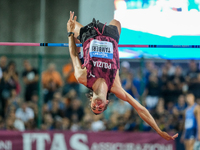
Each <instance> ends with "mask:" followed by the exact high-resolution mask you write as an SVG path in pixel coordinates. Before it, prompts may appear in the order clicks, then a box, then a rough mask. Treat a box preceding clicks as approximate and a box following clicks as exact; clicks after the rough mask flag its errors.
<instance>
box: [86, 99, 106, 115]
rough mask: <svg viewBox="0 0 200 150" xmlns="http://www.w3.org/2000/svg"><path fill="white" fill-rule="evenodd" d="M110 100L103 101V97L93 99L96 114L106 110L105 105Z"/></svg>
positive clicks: (92, 104) (92, 107) (92, 103)
mask: <svg viewBox="0 0 200 150" xmlns="http://www.w3.org/2000/svg"><path fill="white" fill-rule="evenodd" d="M107 102H108V100H106V101H103V100H101V99H94V100H93V99H91V105H90V106H91V110H92V111H93V112H94V113H95V114H100V113H102V112H103V111H104V110H105V106H106V104H107Z"/></svg>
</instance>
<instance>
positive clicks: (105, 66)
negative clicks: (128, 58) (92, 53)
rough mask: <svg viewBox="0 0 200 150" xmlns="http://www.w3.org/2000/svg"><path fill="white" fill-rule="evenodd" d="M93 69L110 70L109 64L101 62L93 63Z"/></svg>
mask: <svg viewBox="0 0 200 150" xmlns="http://www.w3.org/2000/svg"><path fill="white" fill-rule="evenodd" d="M93 64H94V67H99V68H105V69H111V63H106V62H101V61H93Z"/></svg>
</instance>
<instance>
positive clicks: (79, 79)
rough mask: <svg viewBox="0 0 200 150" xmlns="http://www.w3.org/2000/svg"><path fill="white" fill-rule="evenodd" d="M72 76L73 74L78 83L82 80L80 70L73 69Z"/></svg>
mask: <svg viewBox="0 0 200 150" xmlns="http://www.w3.org/2000/svg"><path fill="white" fill-rule="evenodd" d="M74 76H75V78H76V80H77V81H78V83H82V82H83V74H82V73H81V72H77V71H75V73H74Z"/></svg>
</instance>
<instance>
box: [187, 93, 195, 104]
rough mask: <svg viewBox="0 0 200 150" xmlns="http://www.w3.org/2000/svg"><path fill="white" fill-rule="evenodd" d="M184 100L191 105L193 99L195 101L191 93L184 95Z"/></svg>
mask: <svg viewBox="0 0 200 150" xmlns="http://www.w3.org/2000/svg"><path fill="white" fill-rule="evenodd" d="M186 100H187V103H188V104H189V105H193V104H194V101H195V97H194V95H193V94H188V95H187V96H186Z"/></svg>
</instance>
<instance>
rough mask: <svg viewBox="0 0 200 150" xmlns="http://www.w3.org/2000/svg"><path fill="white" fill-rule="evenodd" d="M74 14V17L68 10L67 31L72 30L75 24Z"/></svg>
mask: <svg viewBox="0 0 200 150" xmlns="http://www.w3.org/2000/svg"><path fill="white" fill-rule="evenodd" d="M76 18H77V17H76V16H75V17H74V12H72V11H70V18H69V20H68V22H67V31H68V32H74V29H75V24H76Z"/></svg>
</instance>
